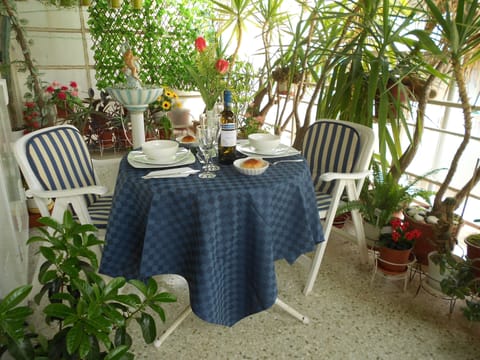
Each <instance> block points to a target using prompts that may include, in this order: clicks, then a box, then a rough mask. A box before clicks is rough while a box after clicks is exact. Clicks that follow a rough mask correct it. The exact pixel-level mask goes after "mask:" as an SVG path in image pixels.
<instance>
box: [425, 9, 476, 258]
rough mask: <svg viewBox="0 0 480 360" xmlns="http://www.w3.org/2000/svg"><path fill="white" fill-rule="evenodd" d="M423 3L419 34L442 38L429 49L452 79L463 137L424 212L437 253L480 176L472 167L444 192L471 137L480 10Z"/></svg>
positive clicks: (445, 249)
mask: <svg viewBox="0 0 480 360" xmlns="http://www.w3.org/2000/svg"><path fill="white" fill-rule="evenodd" d="M426 6H427V11H428V15H429V16H430V23H431V24H432V26H431V27H430V28H429V29H428V30H425V32H424V33H423V34H422V35H421V36H427V35H428V36H432V37H438V38H439V39H441V41H439V42H438V44H435V43H433V42H431V43H430V45H431V46H430V47H429V49H430V50H431V54H432V55H433V58H434V59H435V61H436V62H435V68H437V69H442V71H443V73H444V74H446V75H448V78H451V79H453V80H454V83H455V85H456V86H457V88H458V95H459V98H460V103H461V107H462V112H463V128H464V133H463V139H462V141H461V143H460V144H459V146H458V148H457V149H456V151H455V153H454V155H453V158H452V160H451V162H450V166H449V167H448V171H447V174H446V175H445V178H444V180H443V181H442V182H441V185H440V187H439V188H438V190H437V191H436V195H435V197H434V200H433V207H432V208H431V209H430V210H429V212H428V213H427V214H426V215H427V217H428V218H429V219H430V220H429V221H428V222H430V223H431V227H432V228H433V229H432V236H431V237H429V238H428V239H424V241H430V242H432V243H433V244H432V245H431V246H434V247H435V248H436V250H437V251H438V252H440V253H449V252H450V251H451V249H452V245H453V244H452V242H453V241H454V240H455V238H454V237H455V235H456V234H455V233H454V231H453V230H454V229H455V228H457V225H458V221H459V220H458V217H457V216H456V215H455V214H454V211H455V210H456V209H457V208H458V207H459V206H460V205H461V204H462V202H463V201H464V200H465V199H466V197H467V196H468V195H469V193H470V191H471V190H472V188H473V187H474V186H475V185H476V184H477V183H478V181H479V180H480V168H475V170H474V171H473V174H471V176H470V178H467V179H466V181H465V183H464V186H463V187H462V188H461V189H460V190H459V191H457V192H456V193H455V194H454V195H449V196H446V194H447V191H448V190H449V186H450V184H451V182H452V179H453V177H454V175H455V174H456V172H457V169H458V164H459V161H460V159H461V157H462V155H463V153H464V151H465V149H466V147H467V144H468V143H469V141H470V139H471V130H472V105H471V102H470V99H469V96H468V92H467V84H466V81H465V74H466V73H467V71H468V69H469V68H470V67H471V66H472V64H475V63H478V60H479V59H480V52H479V48H480V37H479V36H478V31H479V29H480V10H479V1H478V0H459V1H457V2H455V3H451V2H450V1H448V0H426ZM434 24H436V26H434ZM422 99H423V102H422V103H420V104H419V106H423V105H424V100H425V96H423V97H422ZM417 126H419V124H418V123H417ZM422 130H423V128H418V131H419V132H421V131H422ZM419 242H420V241H419ZM427 248H428V247H427ZM425 255H426V254H421V255H420V256H421V257H424V256H425ZM417 257H418V255H417Z"/></svg>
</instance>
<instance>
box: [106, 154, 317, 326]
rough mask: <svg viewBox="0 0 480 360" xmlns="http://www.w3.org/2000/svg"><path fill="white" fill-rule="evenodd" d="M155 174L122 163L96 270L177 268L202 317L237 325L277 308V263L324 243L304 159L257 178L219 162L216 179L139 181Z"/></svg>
mask: <svg viewBox="0 0 480 360" xmlns="http://www.w3.org/2000/svg"><path fill="white" fill-rule="evenodd" d="M192 167H195V168H199V164H198V163H196V164H194V165H192ZM149 171H151V169H135V168H133V167H131V166H130V165H129V164H128V162H127V159H126V157H125V158H124V159H122V161H121V164H120V169H119V173H118V178H117V182H116V185H115V193H114V197H113V205H112V209H111V213H110V218H109V222H108V227H107V233H106V239H105V240H106V245H105V248H104V251H103V255H102V261H101V266H100V272H101V273H103V274H106V275H110V276H125V277H126V278H129V279H130V278H137V279H145V278H147V277H149V276H153V275H159V274H178V275H181V276H183V277H184V278H185V279H186V280H187V281H188V285H189V291H190V303H191V307H192V310H193V312H194V313H195V314H196V315H197V316H198V317H200V318H201V319H203V320H205V321H208V322H211V323H215V324H222V325H227V326H232V325H233V324H235V323H236V322H237V321H239V320H241V319H243V318H244V317H246V316H248V315H251V314H254V313H256V312H259V311H262V310H265V309H268V308H269V307H271V306H272V305H273V304H274V302H275V299H276V297H277V286H276V277H275V267H274V261H275V260H278V259H286V260H287V261H289V262H290V263H291V262H293V261H295V259H296V258H297V257H298V256H300V255H301V254H303V253H306V252H309V251H312V250H313V249H314V247H315V245H316V244H317V243H319V242H321V241H323V232H322V229H321V225H320V221H319V218H318V211H317V207H316V202H315V194H314V190H313V185H312V181H311V177H310V172H309V169H308V167H307V166H306V164H305V162H300V163H283V164H281V165H276V166H270V167H269V168H268V169H267V171H266V172H265V173H264V174H263V175H260V176H246V175H242V174H240V173H238V172H237V171H236V170H235V168H234V167H233V165H230V166H223V165H222V166H221V170H220V171H218V172H217V177H216V178H214V179H200V178H199V177H198V176H196V175H191V176H189V177H185V178H165V179H148V180H144V179H142V178H141V177H142V175H145V174H147V173H148V172H149Z"/></svg>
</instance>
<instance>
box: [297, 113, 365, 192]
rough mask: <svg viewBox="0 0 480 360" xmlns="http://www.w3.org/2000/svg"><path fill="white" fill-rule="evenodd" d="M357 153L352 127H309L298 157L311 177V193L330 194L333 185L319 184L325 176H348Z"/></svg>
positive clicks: (357, 139) (331, 123) (325, 124)
mask: <svg viewBox="0 0 480 360" xmlns="http://www.w3.org/2000/svg"><path fill="white" fill-rule="evenodd" d="M359 151H360V136H359V134H358V132H357V130H355V129H354V128H353V127H351V126H348V125H345V124H340V123H337V122H335V121H334V120H332V121H319V122H315V123H313V124H312V125H311V126H310V127H309V128H308V130H307V132H306V134H305V138H304V140H303V147H302V153H303V155H304V156H305V158H306V159H307V163H308V164H309V166H310V171H311V173H312V180H313V184H314V187H315V191H317V192H318V193H324V194H330V193H331V192H332V190H333V187H334V185H335V183H334V182H333V181H328V182H327V181H320V179H319V178H320V175H322V174H324V173H326V172H341V173H348V172H352V170H353V169H354V167H355V163H356V161H357V159H358V155H359Z"/></svg>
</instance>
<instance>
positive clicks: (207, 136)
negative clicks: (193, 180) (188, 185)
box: [197, 123, 220, 179]
mask: <svg viewBox="0 0 480 360" xmlns="http://www.w3.org/2000/svg"><path fill="white" fill-rule="evenodd" d="M219 131H220V124H219V123H215V124H214V123H211V124H209V125H201V126H198V127H197V135H198V147H199V149H200V151H201V152H202V154H203V157H204V159H205V166H204V167H203V168H202V170H203V171H202V172H201V173H200V174H198V177H200V178H202V179H211V178H214V177H215V176H216V175H215V173H213V172H212V171H211V170H210V165H211V161H212V150H213V149H214V148H215V146H216V143H217V139H218V135H219Z"/></svg>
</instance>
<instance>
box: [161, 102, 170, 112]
mask: <svg viewBox="0 0 480 360" xmlns="http://www.w3.org/2000/svg"><path fill="white" fill-rule="evenodd" d="M171 107H172V103H171V102H170V101H167V100H164V101H163V102H162V109H163V110H165V111H168V110H170V108H171Z"/></svg>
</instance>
